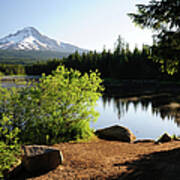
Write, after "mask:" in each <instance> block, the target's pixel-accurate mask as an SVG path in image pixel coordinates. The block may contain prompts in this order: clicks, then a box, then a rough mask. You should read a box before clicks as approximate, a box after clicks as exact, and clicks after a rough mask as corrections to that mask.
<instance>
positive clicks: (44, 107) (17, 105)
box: [0, 66, 103, 144]
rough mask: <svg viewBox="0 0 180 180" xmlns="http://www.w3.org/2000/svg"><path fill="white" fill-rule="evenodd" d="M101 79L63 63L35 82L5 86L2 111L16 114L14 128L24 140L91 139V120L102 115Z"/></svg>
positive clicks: (0, 95) (1, 94) (0, 98)
mask: <svg viewBox="0 0 180 180" xmlns="http://www.w3.org/2000/svg"><path fill="white" fill-rule="evenodd" d="M101 82H102V80H101V79H100V77H99V74H98V73H96V72H91V73H90V74H89V75H88V74H84V75H83V76H82V75H81V73H80V72H79V71H76V70H72V69H71V70H69V71H68V70H67V69H66V68H64V67H63V66H59V67H58V68H57V70H56V71H54V72H53V74H52V75H49V76H45V75H43V76H42V78H41V79H40V81H39V82H38V83H36V84H34V85H32V84H31V85H30V84H29V85H28V86H26V87H24V88H11V89H5V88H1V89H0V107H1V112H2V113H8V114H10V115H11V116H12V119H11V121H12V127H13V128H14V127H17V128H19V129H20V133H19V138H20V140H21V141H22V142H23V143H24V142H25V143H37V144H52V143H57V142H62V141H70V140H78V139H87V138H89V137H90V136H91V135H92V130H91V129H90V127H89V123H90V121H95V120H96V119H97V117H98V112H96V111H95V110H94V106H95V105H96V101H97V100H98V99H99V96H101V93H100V91H101V90H102V89H103V88H102V86H101V85H100V84H101Z"/></svg>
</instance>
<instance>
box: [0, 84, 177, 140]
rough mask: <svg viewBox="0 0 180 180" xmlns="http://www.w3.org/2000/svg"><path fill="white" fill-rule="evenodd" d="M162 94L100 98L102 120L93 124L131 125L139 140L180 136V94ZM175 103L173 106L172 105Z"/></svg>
mask: <svg viewBox="0 0 180 180" xmlns="http://www.w3.org/2000/svg"><path fill="white" fill-rule="evenodd" d="M1 86H3V87H12V86H16V87H22V86H24V84H21V83H20V84H18V85H17V84H15V83H13V82H11V83H10V82H3V83H1ZM178 94H179V93H177V94H174V93H168V94H167V93H162V92H161V93H159V94H157V93H156V94H151V95H149V96H138V97H130V98H117V97H116V98H113V97H105V96H104V97H101V98H100V99H99V100H98V102H97V107H96V110H97V111H98V112H99V113H100V116H99V119H98V120H97V121H96V122H95V123H91V124H90V126H91V127H92V128H94V129H101V128H105V127H108V126H112V125H121V126H125V127H127V128H129V129H130V130H131V131H132V132H133V133H134V134H135V136H136V137H137V139H141V138H143V139H149V138H153V139H156V138H158V137H159V136H160V135H161V134H163V133H164V132H167V133H169V134H171V135H173V134H175V135H177V136H178V135H180V103H179V102H180V96H179V95H178ZM169 104H173V108H169V106H168V105H169Z"/></svg>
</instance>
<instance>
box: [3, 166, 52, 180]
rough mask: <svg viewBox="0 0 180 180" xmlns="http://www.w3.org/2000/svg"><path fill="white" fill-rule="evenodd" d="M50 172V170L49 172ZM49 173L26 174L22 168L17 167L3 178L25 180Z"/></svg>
mask: <svg viewBox="0 0 180 180" xmlns="http://www.w3.org/2000/svg"><path fill="white" fill-rule="evenodd" d="M49 171H50V170H49ZM49 171H38V172H35V173H29V172H27V171H26V170H25V169H24V168H23V167H21V165H20V166H17V167H16V168H15V169H14V170H13V171H12V172H11V173H9V174H8V176H7V177H5V179H6V180H26V179H28V178H35V177H38V176H41V175H44V174H46V173H48V172H49Z"/></svg>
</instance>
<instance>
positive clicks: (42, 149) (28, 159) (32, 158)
mask: <svg viewBox="0 0 180 180" xmlns="http://www.w3.org/2000/svg"><path fill="white" fill-rule="evenodd" d="M62 161H63V156H62V153H61V151H59V150H58V149H56V148H53V147H48V146H40V145H29V146H23V158H22V166H23V167H24V168H25V170H27V171H28V172H30V173H34V172H41V171H43V172H45V171H49V170H52V169H54V168H56V167H57V166H58V165H59V164H62Z"/></svg>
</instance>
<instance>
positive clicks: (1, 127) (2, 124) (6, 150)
mask: <svg viewBox="0 0 180 180" xmlns="http://www.w3.org/2000/svg"><path fill="white" fill-rule="evenodd" d="M18 133H19V130H18V128H13V129H12V122H11V121H10V119H9V118H8V117H7V116H5V115H2V118H1V121H0V178H3V176H4V172H5V171H6V170H7V171H8V170H9V169H10V168H11V167H12V166H13V165H14V164H15V163H17V159H18V158H17V157H18V155H19V153H20V146H19V144H18V138H17V135H18Z"/></svg>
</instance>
